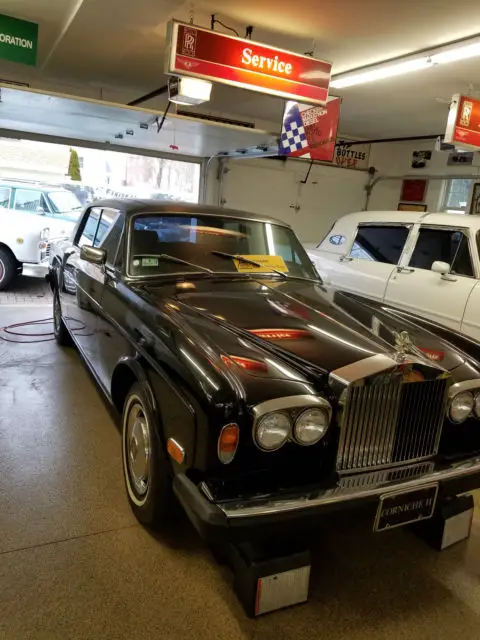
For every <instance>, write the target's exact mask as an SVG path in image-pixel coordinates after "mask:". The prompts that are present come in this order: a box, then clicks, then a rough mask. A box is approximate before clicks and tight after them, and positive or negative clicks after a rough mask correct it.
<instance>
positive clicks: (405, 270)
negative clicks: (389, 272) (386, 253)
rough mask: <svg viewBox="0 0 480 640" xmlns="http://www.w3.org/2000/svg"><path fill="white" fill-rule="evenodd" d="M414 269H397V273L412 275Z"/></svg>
mask: <svg viewBox="0 0 480 640" xmlns="http://www.w3.org/2000/svg"><path fill="white" fill-rule="evenodd" d="M414 271H415V269H413V268H412V267H397V273H413V272H414Z"/></svg>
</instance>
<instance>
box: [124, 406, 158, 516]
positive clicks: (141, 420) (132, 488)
mask: <svg viewBox="0 0 480 640" xmlns="http://www.w3.org/2000/svg"><path fill="white" fill-rule="evenodd" d="M122 449H123V451H122V453H123V470H124V474H125V480H126V484H127V490H128V494H129V496H130V498H131V500H132V502H134V504H136V505H137V506H142V505H144V504H145V502H146V501H147V497H148V492H149V489H150V469H151V459H152V443H151V438H150V426H149V423H148V418H147V415H146V412H145V409H144V407H143V403H142V400H141V399H140V398H139V397H138V396H137V395H132V396H130V398H129V399H128V404H127V406H126V407H125V411H124V416H123V435H122Z"/></svg>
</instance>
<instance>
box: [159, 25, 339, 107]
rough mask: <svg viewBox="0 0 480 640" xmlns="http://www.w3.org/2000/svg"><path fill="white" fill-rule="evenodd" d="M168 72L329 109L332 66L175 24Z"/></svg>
mask: <svg viewBox="0 0 480 640" xmlns="http://www.w3.org/2000/svg"><path fill="white" fill-rule="evenodd" d="M167 43H168V49H167V56H166V60H167V62H166V70H165V72H166V73H167V74H170V75H180V76H192V77H195V78H202V79H203V80H210V81H211V82H220V83H222V84H227V85H230V86H234V87H240V88H242V89H249V90H250V91H258V92H260V93H267V94H270V95H274V96H279V97H281V98H287V99H292V100H297V101H300V102H310V103H312V104H315V105H325V104H326V102H327V98H328V87H329V83H330V72H331V66H332V65H331V64H330V63H329V62H324V61H323V60H317V59H316V58H312V57H310V56H303V55H299V54H297V53H292V52H289V51H284V50H283V49H276V48H274V47H269V46H266V45H264V44H261V43H259V42H254V41H252V40H245V39H243V38H235V37H233V36H229V35H225V34H224V33H218V32H217V31H211V30H209V29H202V28H200V27H196V26H193V25H190V24H185V23H183V22H177V21H175V20H174V21H172V22H170V23H169V26H168V32H167Z"/></svg>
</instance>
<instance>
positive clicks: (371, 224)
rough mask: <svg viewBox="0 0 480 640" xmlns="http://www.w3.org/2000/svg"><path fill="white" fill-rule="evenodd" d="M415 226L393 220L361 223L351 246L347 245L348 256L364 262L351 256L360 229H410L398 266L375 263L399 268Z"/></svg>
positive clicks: (376, 261)
mask: <svg viewBox="0 0 480 640" xmlns="http://www.w3.org/2000/svg"><path fill="white" fill-rule="evenodd" d="M414 226H415V223H413V222H401V221H396V220H392V221H389V222H374V221H369V222H359V223H358V224H357V228H356V229H355V233H354V235H353V240H352V241H351V243H350V245H347V247H346V253H345V255H346V256H349V257H352V258H353V259H354V260H363V258H355V257H354V256H351V255H350V254H351V253H352V249H353V245H354V244H355V241H356V239H357V236H358V230H359V229H363V228H364V227H405V228H406V229H408V235H407V238H406V240H405V244H404V245H403V248H402V252H401V254H400V257H399V259H398V262H397V264H396V265H394V264H393V263H391V262H380V261H379V260H374V262H375V263H377V264H391V265H392V267H395V266H398V265H399V264H402V259H403V256H404V254H405V252H406V251H407V249H408V244H409V239H410V236H411V233H412V229H413V227H414Z"/></svg>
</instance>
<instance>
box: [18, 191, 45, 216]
mask: <svg viewBox="0 0 480 640" xmlns="http://www.w3.org/2000/svg"><path fill="white" fill-rule="evenodd" d="M14 208H15V209H18V210H19V211H33V212H35V213H40V212H41V211H47V210H48V207H47V203H46V202H45V198H44V197H43V193H42V192H41V191H34V190H33V189H16V191H15V205H14Z"/></svg>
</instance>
